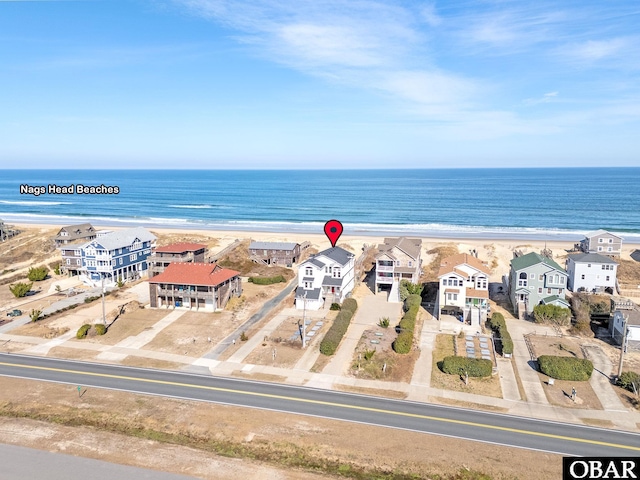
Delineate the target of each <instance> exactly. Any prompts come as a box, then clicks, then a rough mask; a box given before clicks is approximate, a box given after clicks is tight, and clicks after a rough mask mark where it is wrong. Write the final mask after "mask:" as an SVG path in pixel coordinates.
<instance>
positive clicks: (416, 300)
mask: <svg viewBox="0 0 640 480" xmlns="http://www.w3.org/2000/svg"><path fill="white" fill-rule="evenodd" d="M421 304H422V297H421V296H420V295H415V294H414V295H409V296H408V297H407V298H406V300H405V301H404V311H405V312H406V311H408V310H409V309H410V308H411V307H413V306H414V305H415V306H418V307H420V305H421Z"/></svg>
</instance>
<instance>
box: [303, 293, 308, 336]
mask: <svg viewBox="0 0 640 480" xmlns="http://www.w3.org/2000/svg"><path fill="white" fill-rule="evenodd" d="M302 298H303V302H304V303H303V304H302V305H303V307H302V348H307V292H304V295H303V297H302Z"/></svg>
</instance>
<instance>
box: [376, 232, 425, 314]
mask: <svg viewBox="0 0 640 480" xmlns="http://www.w3.org/2000/svg"><path fill="white" fill-rule="evenodd" d="M421 250H422V240H420V239H414V238H406V237H400V238H385V239H384V243H381V244H380V245H378V254H377V255H376V257H375V291H376V292H380V291H383V290H388V291H389V296H388V299H389V301H396V302H397V301H399V297H398V286H399V283H400V281H401V280H408V281H409V282H411V283H418V282H419V281H420V276H421V275H422V259H421V258H420V252H421Z"/></svg>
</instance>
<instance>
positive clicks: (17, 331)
mask: <svg viewBox="0 0 640 480" xmlns="http://www.w3.org/2000/svg"><path fill="white" fill-rule="evenodd" d="M50 325H51V322H47V320H39V321H37V322H29V323H27V324H25V325H22V326H21V327H17V328H14V329H13V330H11V334H12V335H25V336H28V337H39V338H56V337H59V336H60V335H63V334H65V333H67V332H68V331H69V328H68V327H53V326H50Z"/></svg>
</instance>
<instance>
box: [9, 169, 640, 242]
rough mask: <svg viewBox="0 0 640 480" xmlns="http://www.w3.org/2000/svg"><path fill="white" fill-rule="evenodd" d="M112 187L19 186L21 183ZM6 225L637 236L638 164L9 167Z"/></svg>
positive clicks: (481, 235) (639, 222)
mask: <svg viewBox="0 0 640 480" xmlns="http://www.w3.org/2000/svg"><path fill="white" fill-rule="evenodd" d="M78 184H80V185H85V186H99V185H105V186H117V187H118V189H119V193H118V194H113V195H108V194H103V195H89V194H77V193H74V194H49V193H44V194H41V195H37V196H36V195H33V194H25V193H21V185H22V186H25V185H28V186H31V187H35V186H43V187H45V189H48V186H49V185H57V186H69V185H73V186H74V187H75V186H76V185H78ZM0 218H1V219H3V220H4V221H5V222H7V223H55V224H71V223H81V222H92V223H94V224H95V225H98V226H99V225H132V226H133V225H142V226H148V227H160V226H164V227H182V228H185V229H189V228H211V229H226V230H257V231H284V232H306V233H321V232H322V226H323V225H324V223H325V222H326V221H327V220H330V219H333V218H335V219H338V220H340V221H341V222H342V223H343V224H344V227H345V234H353V235H421V236H434V237H442V238H447V237H448V238H456V237H478V238H498V237H507V238H534V239H535V238H538V239H540V238H545V239H549V240H556V239H557V240H573V239H575V240H579V239H580V238H581V236H582V234H583V233H585V232H587V231H590V230H596V229H599V228H604V229H607V230H610V231H613V232H617V233H620V234H622V235H623V236H624V237H625V238H626V239H628V240H634V241H638V240H640V168H557V169H548V168H544V169H434V170H318V171H309V170H305V171H302V170H295V171H294V170H288V171H282V170H271V171H228V170H225V171H213V170H208V171H200V170H196V171H194V170H159V171H155V170H4V171H3V172H2V173H1V174H0Z"/></svg>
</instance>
